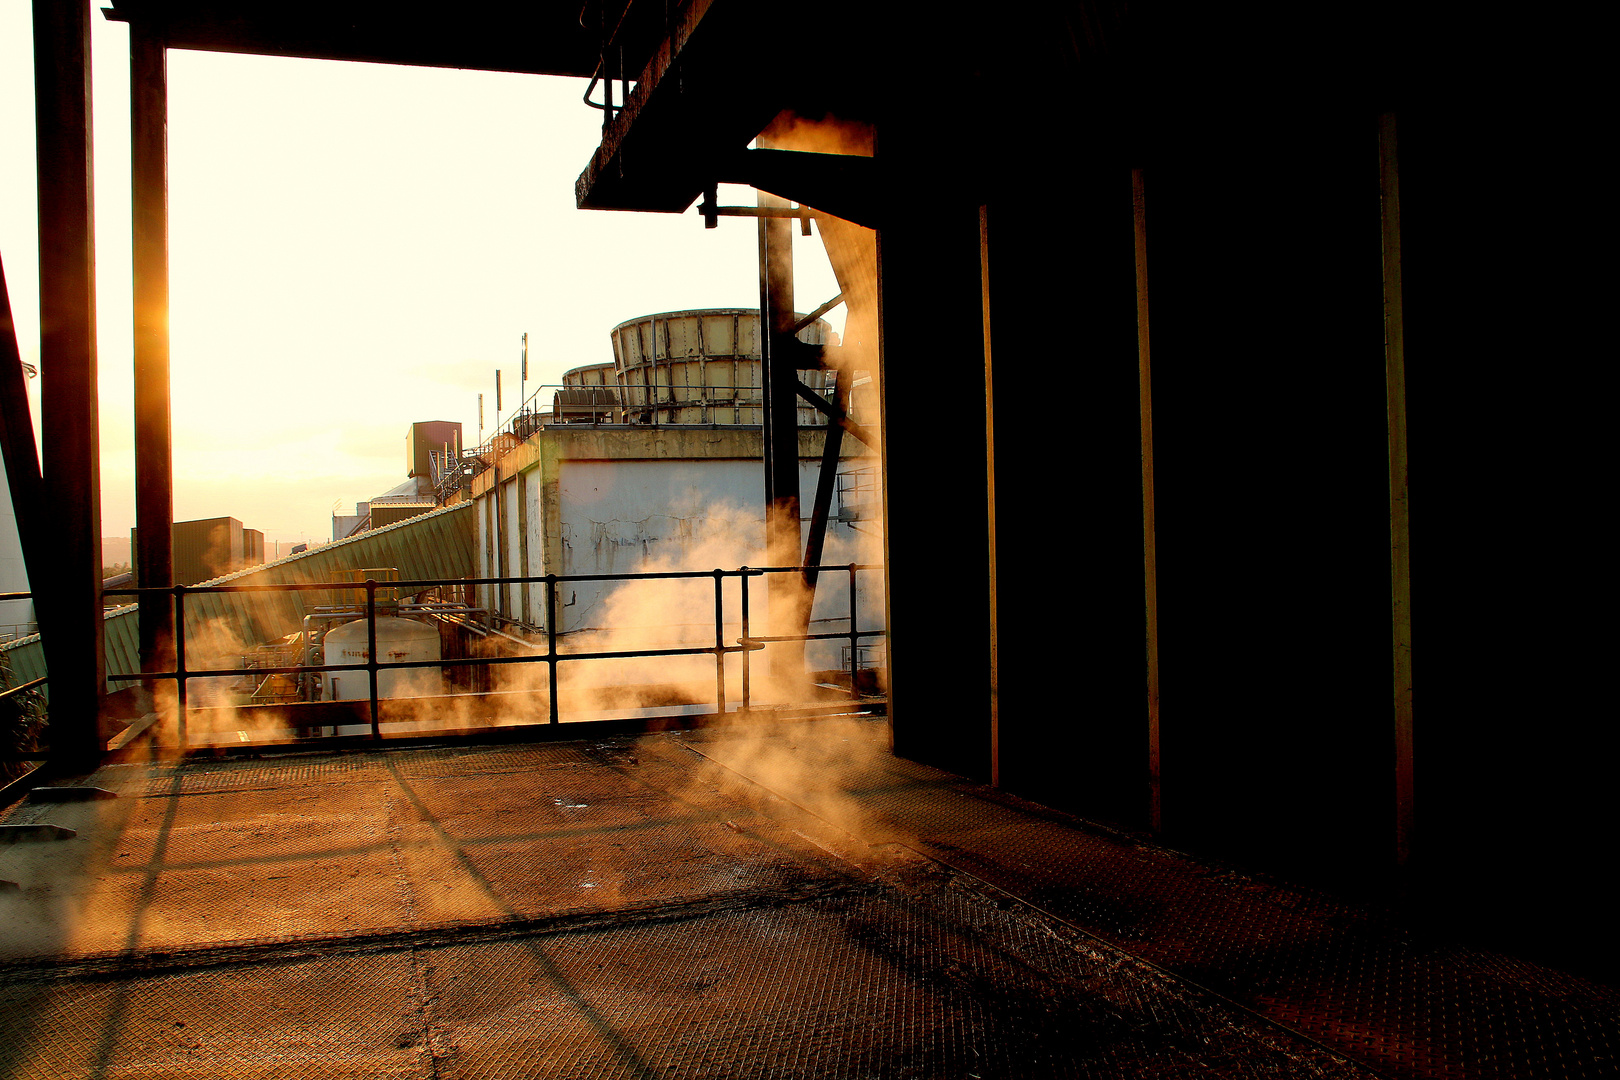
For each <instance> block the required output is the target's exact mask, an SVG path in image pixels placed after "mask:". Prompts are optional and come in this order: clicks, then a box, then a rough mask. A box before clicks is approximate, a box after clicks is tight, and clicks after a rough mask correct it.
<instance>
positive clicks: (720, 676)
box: [714, 566, 726, 715]
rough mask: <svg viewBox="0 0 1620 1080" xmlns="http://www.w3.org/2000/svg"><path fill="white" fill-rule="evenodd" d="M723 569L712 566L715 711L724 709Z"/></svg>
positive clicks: (724, 622) (724, 623) (724, 633)
mask: <svg viewBox="0 0 1620 1080" xmlns="http://www.w3.org/2000/svg"><path fill="white" fill-rule="evenodd" d="M725 580H726V579H725V571H723V570H721V569H720V568H719V567H718V566H717V567H715V568H714V700H715V711H716V712H718V713H720V714H721V715H724V714H725V711H726V605H725Z"/></svg>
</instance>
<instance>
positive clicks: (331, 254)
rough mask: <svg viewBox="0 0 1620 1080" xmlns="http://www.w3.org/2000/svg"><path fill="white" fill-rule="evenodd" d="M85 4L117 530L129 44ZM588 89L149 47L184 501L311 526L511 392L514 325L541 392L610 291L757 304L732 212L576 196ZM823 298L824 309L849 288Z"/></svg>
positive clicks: (21, 328)
mask: <svg viewBox="0 0 1620 1080" xmlns="http://www.w3.org/2000/svg"><path fill="white" fill-rule="evenodd" d="M29 22H30V16H29V4H28V3H27V2H26V0H0V258H3V259H4V262H5V270H6V278H7V281H8V284H9V285H10V290H11V301H12V306H13V308H14V310H15V312H16V314H17V322H18V327H17V329H18V336H19V339H20V345H21V348H22V352H23V358H24V359H25V360H27V361H29V362H33V363H37V362H38V358H39V327H38V304H39V301H38V286H37V278H38V243H37V236H36V233H35V229H36V225H35V216H34V214H35V202H36V200H35V177H34V146H33V81H32V80H33V65H32V55H31V41H30V30H29ZM92 22H93V27H94V30H93V33H94V40H93V50H94V57H95V59H94V64H95V76H94V77H95V95H96V98H95V106H94V107H95V155H96V215H97V253H96V254H97V290H98V300H99V330H98V334H99V353H100V380H101V440H102V517H103V527H102V535H104V536H119V535H127V534H128V530H129V528H130V526H131V525H133V524H134V515H135V511H134V484H133V472H134V452H133V445H132V440H133V435H132V431H133V424H132V417H131V403H130V402H131V394H130V382H131V378H130V367H131V345H130V339H131V329H130V326H131V313H130V301H129V294H130V282H129V263H130V251H129V105H128V100H129V99H128V55H129V52H128V34H127V31H126V29H125V27H124V26H123V25H122V24H119V23H109V22H108V21H107V20H106V19H105V18H103V17H102V16H101V14H100V13H99V11H96V12H94V13H93V15H92ZM583 89H584V83H583V80H576V79H561V78H550V77H542V76H526V75H506V74H495V73H487V72H462V71H447V70H436V69H426V68H402V67H388V66H381V65H358V64H336V63H328V62H322V61H311V60H289V59H279V58H271V57H243V56H230V55H224V54H213V53H193V52H180V51H171V52H170V53H169V109H170V114H169V121H170V132H169V158H170V162H169V171H170V200H169V202H170V215H171V218H170V250H171V290H172V338H173V355H172V371H173V386H174V440H175V455H174V469H175V516H176V517H177V518H179V519H180V520H186V519H190V518H202V517H221V516H227V515H228V516H231V517H235V518H238V519H240V520H241V521H242V522H243V524H244V525H245V526H247V527H248V528H252V529H259V530H261V531H263V532H264V534H265V538H266V540H267V541H276V540H281V541H302V540H304V539H316V540H319V539H324V538H327V537H329V536H330V530H331V514H332V511H333V508H334V506H339V507H340V509H341V510H343V511H344V512H347V511H348V510H349V508H351V507H352V506H353V505H354V503H355V501H356V500H361V499H367V498H370V497H371V496H373V495H377V494H380V493H381V492H383V491H385V490H387V489H388V488H391V487H393V486H395V485H396V484H398V483H400V482H401V481H403V480H404V479H405V465H404V457H405V452H404V436H405V431H406V428H407V427H408V426H409V425H410V424H411V423H412V422H413V421H418V420H459V421H461V423H462V424H463V425H464V429H465V431H466V432H467V438H468V441H469V442H471V441H472V440H473V439H475V438H476V437H477V426H478V417H477V396H478V394H479V393H480V392H482V393H483V394H484V397H485V418H486V433H487V432H488V431H489V430H491V429H493V427H494V412H495V411H494V379H495V374H494V373H495V369H496V368H500V369H501V371H502V391H503V395H502V396H503V401H504V404H505V407H506V408H505V413H506V414H510V412H511V411H512V410H513V408H514V407H515V406H516V403H517V388H518V368H519V357H520V349H521V344H520V341H521V338H522V335H523V334H524V333H525V332H527V333H528V334H529V344H530V348H529V376H530V377H529V385H528V389H529V391H530V393H533V391H534V390H535V389H536V385H537V384H539V383H556V382H558V381H560V379H561V376H562V373H563V372H564V371H565V370H567V369H569V368H572V367H577V366H579V365H581V364H588V363H601V362H605V361H608V360H610V359H612V354H611V351H610V349H609V346H608V331H609V330H610V329H611V328H612V327H613V326H614V325H615V324H617V323H619V322H622V321H624V320H626V319H630V318H634V317H635V316H638V315H644V314H648V313H651V312H658V311H670V310H679V309H683V308H694V307H725V306H740V307H753V306H757V304H758V302H759V293H758V278H757V270H756V266H755V258H756V254H755V252H756V235H755V227H754V225H753V223H752V222H750V221H747V220H741V219H730V220H728V219H722V220H721V223H720V227H719V228H718V229H715V230H712V231H708V230H705V229H704V228H703V226H702V220H701V218H700V217H698V216H697V214H696V213H695V212H692V213H687V214H684V215H680V216H674V215H663V214H628V213H605V212H600V211H583V210H576V209H575V208H574V204H573V184H574V180H575V178H576V177H577V176H578V175H579V173H580V171H581V170H582V169H583V168H584V166H585V164H586V162H587V161H588V160H589V159H590V155H591V153H592V151H593V150H594V149H595V148H596V144H597V142H598V141H599V135H600V125H601V114H600V113H598V112H596V111H595V110H593V109H590V108H587V107H586V106H585V105H584V104H583V103H582V102H581V101H580V94H581V92H582V90H583ZM720 198H721V202H722V203H752V202H753V193H752V192H751V191H750V190H749V189H747V188H733V189H724V188H723V189H722V191H721V196H720ZM794 232H795V235H797V230H796V229H795V230H794ZM796 244H797V249H796V250H797V256H796V260H795V262H796V273H797V278H798V281H797V286H798V288H797V300H798V303H797V307H798V308H799V310H801V311H807V310H810V309H812V308H814V307H816V306H818V305H819V304H820V303H822V302H823V301H825V300H827V299H829V298H830V297H831V296H832V295H833V294H834V293H836V292H837V285H836V283H835V281H834V280H833V277H832V272H831V270H830V269H829V268H828V266H827V262H826V257H825V255H824V254H823V253H822V251H821V245H820V241H819V239H816V238H814V237H812V238H809V239H806V238H802V237H800V238H798V239H797V240H796ZM828 318H829V320H830V321H832V322H833V324H834V327H835V329H840V330H841V329H842V325H841V324H842V318H843V308H842V307H840V308H838V309H836V310H835V311H834V312H833V313H832V314H831V315H829V316H828ZM41 378H42V379H43V378H49V371H44V372H42V373H41ZM38 382H39V380H34V386H33V388H32V389H33V392H34V404H35V407H36V412H35V418H36V423H37V422H38V411H37V406H38ZM545 400H547V401H549V395H548V396H547V397H546V398H545ZM503 418H504V415H503Z"/></svg>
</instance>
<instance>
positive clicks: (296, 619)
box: [0, 502, 476, 690]
mask: <svg viewBox="0 0 1620 1080" xmlns="http://www.w3.org/2000/svg"><path fill="white" fill-rule="evenodd" d="M473 505H474V504H472V503H470V502H469V503H458V504H457V505H455V506H447V507H445V508H444V509H442V510H435V511H433V512H432V513H429V514H422V515H420V516H419V517H414V518H411V519H410V520H408V521H402V522H400V523H399V524H397V525H390V526H389V527H387V528H385V529H376V530H373V531H371V532H366V533H361V534H360V535H359V536H352V537H350V538H348V539H346V540H339V541H336V542H334V543H331V544H326V545H324V546H322V547H318V548H315V549H314V550H312V551H301V552H299V553H298V554H296V555H289V556H287V557H286V558H284V559H278V560H276V561H275V562H272V563H265V564H264V565H262V566H255V567H251V568H250V569H247V570H242V571H239V572H237V573H234V574H227V575H226V576H224V577H220V578H215V579H213V580H212V581H206V582H203V583H201V584H200V585H197V586H196V588H198V589H201V588H204V587H206V586H210V585H287V584H313V583H317V582H329V581H334V580H337V579H340V578H342V577H343V576H344V575H345V574H347V573H348V572H349V571H351V570H364V569H370V568H378V567H394V568H397V569H398V570H399V576H400V579H401V580H405V581H422V580H434V579H441V578H464V577H471V576H473V574H474V573H476V562H475V559H474V550H475V545H474V539H473V521H474V518H473V514H472V509H473ZM347 599H348V597H347V596H344V595H341V594H338V593H336V592H333V591H327V590H324V589H321V590H308V591H294V592H263V593H258V592H249V593H195V594H192V593H190V592H189V591H188V594H187V597H186V648H187V650H188V651H190V650H194V649H196V648H199V647H201V646H202V645H203V644H204V642H205V641H206V640H209V639H212V640H213V641H214V642H215V643H216V645H218V644H235V645H239V646H240V647H241V648H242V649H248V648H251V647H252V646H254V645H255V644H257V643H259V642H261V641H268V640H270V639H272V638H278V637H282V636H284V635H286V634H291V633H293V632H295V631H297V630H298V629H299V628H300V627H301V626H302V624H303V618H304V615H305V614H307V613H308V612H310V611H312V610H314V609H315V608H317V607H330V606H332V605H334V604H338V603H340V602H344V601H346V600H347ZM138 610H139V609H138V608H137V607H136V606H135V605H133V604H132V605H130V606H128V607H122V608H116V609H113V610H111V611H109V612H107V614H106V642H107V645H106V648H107V671H109V672H125V671H138V670H140V635H139V625H140V620H139V619H138V618H137V617H136V613H137V611H138ZM0 649H4V650H5V652H6V654H7V656H8V658H9V659H10V660H11V668H12V678H13V679H14V680H16V681H17V682H19V683H20V682H26V681H28V680H30V679H37V678H39V677H40V676H41V675H44V674H45V653H44V650H43V649H42V648H41V647H40V641H39V635H38V634H33V635H30V636H28V637H25V638H18V639H17V640H16V641H11V642H7V643H5V644H4V645H0ZM47 685H48V684H47ZM130 685H133V684H132V683H129V682H115V683H112V684H110V685H109V686H108V689H109V690H118V689H122V688H123V687H126V686H130Z"/></svg>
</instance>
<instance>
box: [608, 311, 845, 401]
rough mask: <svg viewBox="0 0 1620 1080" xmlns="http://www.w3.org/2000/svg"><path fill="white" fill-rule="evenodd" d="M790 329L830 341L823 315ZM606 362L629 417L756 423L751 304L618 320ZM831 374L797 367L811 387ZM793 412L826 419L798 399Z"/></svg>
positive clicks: (808, 338)
mask: <svg viewBox="0 0 1620 1080" xmlns="http://www.w3.org/2000/svg"><path fill="white" fill-rule="evenodd" d="M797 336H798V339H799V340H800V341H803V342H805V343H806V344H810V345H833V344H837V341H836V335H835V334H833V332H832V327H831V325H830V324H828V323H827V321H826V320H825V319H817V320H816V321H815V322H813V323H811V324H810V325H809V326H806V327H805V328H804V329H803V330H800V331H799V333H798V335H797ZM613 363H614V368H615V370H616V372H617V376H618V384H619V387H618V388H619V397H620V402H621V403H622V405H623V406H624V411H625V413H626V419H628V420H629V421H631V422H632V423H637V422H639V423H664V424H758V423H760V422H761V406H762V404H763V401H762V398H761V389H760V384H761V371H760V359H759V311H758V309H753V308H718V309H707V310H697V311H668V312H664V313H662V314H659V315H644V316H642V317H641V318H639V319H631V320H630V321H628V322H623V323H620V324H619V325H618V326H615V327H614V328H613ZM831 375H832V373H831V372H828V371H801V372H799V378H800V379H801V380H802V381H803V382H804V384H805V385H806V386H808V387H810V389H812V390H814V391H816V392H817V393H825V392H826V391H827V388H828V386H829V385H830V380H831ZM798 411H799V423H800V424H801V425H804V426H808V425H812V424H822V423H825V422H826V420H825V418H824V417H823V416H822V415H821V413H820V412H818V411H817V410H816V409H815V407H814V406H811V405H809V404H807V403H805V402H804V401H803V400H802V399H801V400H800V401H799V410H798Z"/></svg>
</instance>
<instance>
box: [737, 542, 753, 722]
mask: <svg viewBox="0 0 1620 1080" xmlns="http://www.w3.org/2000/svg"><path fill="white" fill-rule="evenodd" d="M737 585H738V588H739V590H740V595H741V598H742V646H743V651H742V711H743V712H747V711H748V710H749V708H750V706H751V705H752V698H751V697H750V696H749V695H750V687H749V685H748V682H749V675H750V668H751V661H752V658H753V654H754V650H753V649H751V648H749V642H748V567H746V566H745V567H743V568H742V572H741V574H740V575H739V576H738V578H737Z"/></svg>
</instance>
